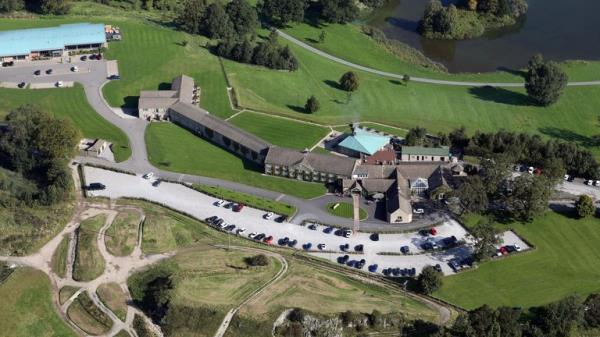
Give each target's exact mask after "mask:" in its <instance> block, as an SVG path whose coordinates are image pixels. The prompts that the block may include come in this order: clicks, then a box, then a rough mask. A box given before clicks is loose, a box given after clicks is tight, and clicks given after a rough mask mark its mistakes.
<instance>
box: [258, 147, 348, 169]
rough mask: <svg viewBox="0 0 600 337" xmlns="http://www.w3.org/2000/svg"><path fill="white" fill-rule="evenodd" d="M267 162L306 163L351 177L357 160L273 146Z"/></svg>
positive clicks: (286, 164) (295, 164)
mask: <svg viewBox="0 0 600 337" xmlns="http://www.w3.org/2000/svg"><path fill="white" fill-rule="evenodd" d="M265 164H267V165H279V166H288V167H293V166H298V165H305V166H307V167H309V168H312V169H313V170H315V171H318V172H326V173H332V174H336V175H340V176H345V177H350V176H351V175H352V172H353V171H354V167H355V165H356V160H355V159H351V158H347V157H340V156H335V155H328V154H320V153H312V152H301V151H298V150H291V149H286V148H283V147H278V146H272V147H271V148H269V152H268V153H267V157H266V158H265Z"/></svg>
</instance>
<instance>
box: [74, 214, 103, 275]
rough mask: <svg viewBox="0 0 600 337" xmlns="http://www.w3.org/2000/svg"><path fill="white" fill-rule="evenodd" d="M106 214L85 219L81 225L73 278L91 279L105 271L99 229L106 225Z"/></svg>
mask: <svg viewBox="0 0 600 337" xmlns="http://www.w3.org/2000/svg"><path fill="white" fill-rule="evenodd" d="M105 221H106V215H104V214H100V215H96V216H94V217H91V218H89V219H86V220H83V221H82V222H81V225H80V227H79V236H78V239H79V240H78V242H77V250H76V253H75V262H74V263H73V279H74V280H77V281H91V280H93V279H95V278H96V277H98V276H100V275H102V273H103V272H104V258H103V257H102V255H101V254H100V251H99V250H98V242H97V240H96V238H97V237H98V231H99V230H100V228H102V226H103V225H104V222H105Z"/></svg>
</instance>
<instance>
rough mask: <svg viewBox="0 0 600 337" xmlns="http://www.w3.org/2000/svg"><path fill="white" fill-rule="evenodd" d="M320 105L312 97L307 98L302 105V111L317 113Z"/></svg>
mask: <svg viewBox="0 0 600 337" xmlns="http://www.w3.org/2000/svg"><path fill="white" fill-rule="evenodd" d="M319 108H320V103H319V101H318V100H317V98H316V97H315V96H314V95H313V96H310V97H309V98H308V100H307V101H306V104H305V105H304V109H306V111H308V112H310V113H314V112H317V111H319Z"/></svg>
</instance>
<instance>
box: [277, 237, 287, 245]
mask: <svg viewBox="0 0 600 337" xmlns="http://www.w3.org/2000/svg"><path fill="white" fill-rule="evenodd" d="M289 242H290V238H288V237H287V236H286V237H285V238H283V239H279V242H278V243H279V245H280V246H286V245H287V244H288V243H289Z"/></svg>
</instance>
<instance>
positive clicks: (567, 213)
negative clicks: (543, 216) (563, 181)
mask: <svg viewBox="0 0 600 337" xmlns="http://www.w3.org/2000/svg"><path fill="white" fill-rule="evenodd" d="M549 207H550V209H551V210H552V211H553V212H554V213H556V214H560V215H562V216H564V217H565V218H568V219H572V220H576V219H579V217H578V216H577V213H576V212H575V207H573V206H572V205H565V204H550V206H549Z"/></svg>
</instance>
